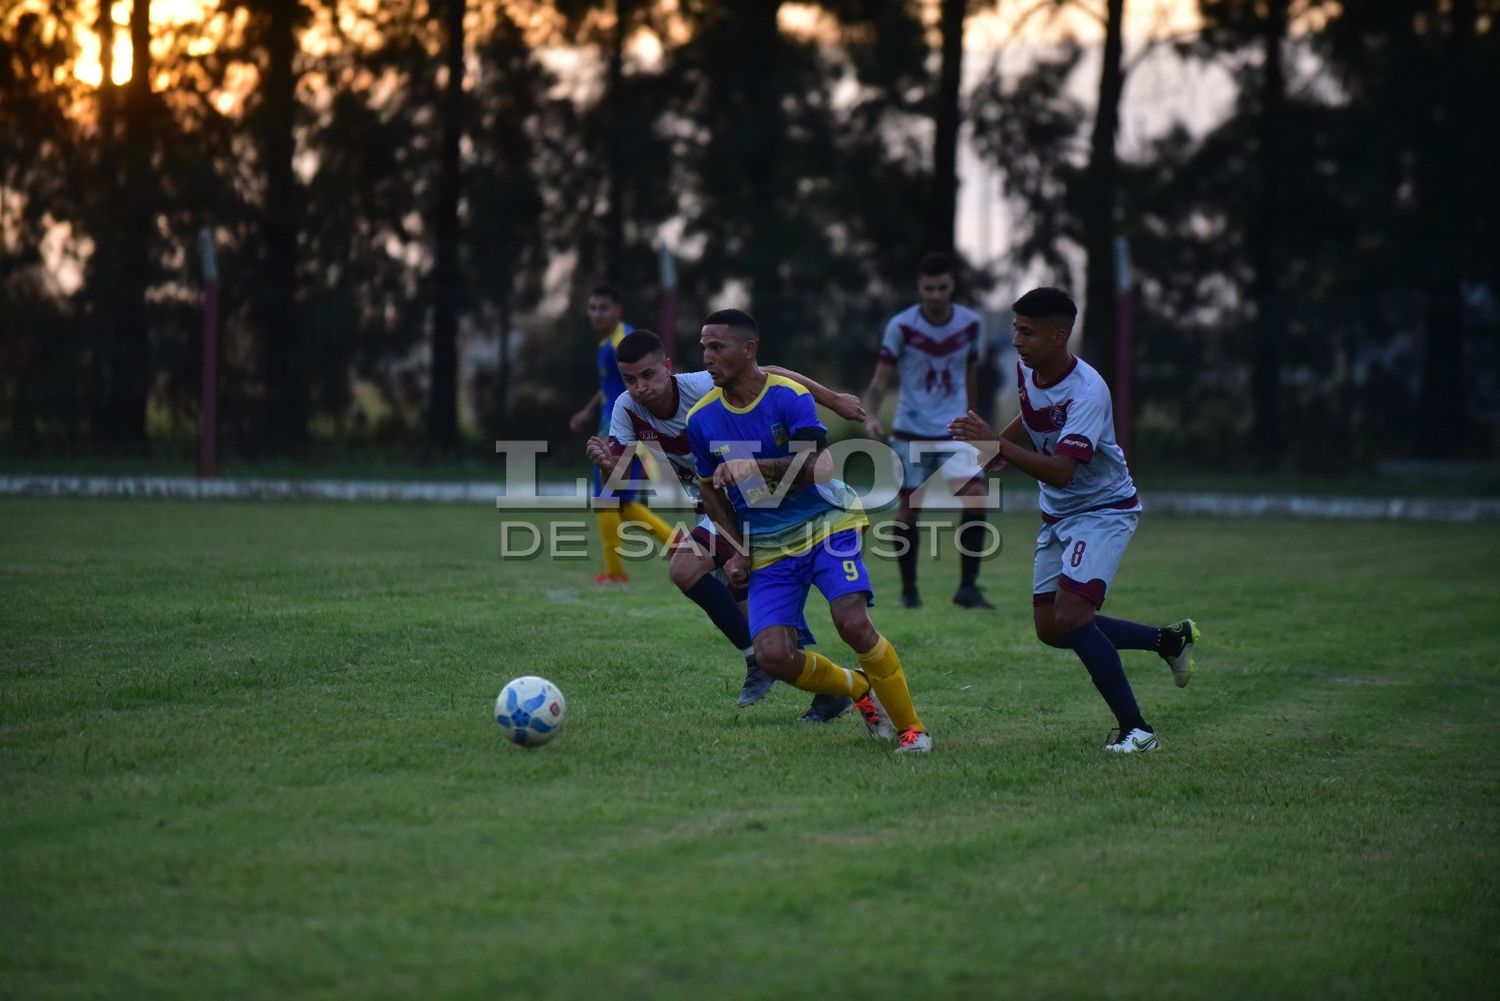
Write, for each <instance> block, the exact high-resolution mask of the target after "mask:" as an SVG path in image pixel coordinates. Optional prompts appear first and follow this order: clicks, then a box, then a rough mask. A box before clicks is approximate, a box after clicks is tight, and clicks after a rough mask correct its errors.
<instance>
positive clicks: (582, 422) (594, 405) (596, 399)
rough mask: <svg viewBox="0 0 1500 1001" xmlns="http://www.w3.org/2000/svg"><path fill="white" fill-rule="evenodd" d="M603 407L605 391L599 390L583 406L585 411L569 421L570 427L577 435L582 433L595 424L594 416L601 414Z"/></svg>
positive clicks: (579, 412)
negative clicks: (591, 424)
mask: <svg viewBox="0 0 1500 1001" xmlns="http://www.w3.org/2000/svg"><path fill="white" fill-rule="evenodd" d="M602 406H604V391H603V390H602V389H598V390H595V391H594V395H593V396H590V397H589V401H588V402H587V403H585V404H584V405H583V409H582V410H580V411H578V413H576V414H574V415H573V417H572V419H571V420H569V421H568V427H569V428H571V429H572V430H573V431H574V432H575V433H576V432H579V431H582V430H583V429H584V428H586V427H588V426H589V424H590V423H592V422H593V420H594V415H595V414H597V413H598V412H599V408H600V407H602Z"/></svg>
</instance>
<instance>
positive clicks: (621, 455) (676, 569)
mask: <svg viewBox="0 0 1500 1001" xmlns="http://www.w3.org/2000/svg"><path fill="white" fill-rule="evenodd" d="M615 364H616V365H617V366H618V368H619V372H620V377H621V379H622V380H623V382H624V386H625V392H623V393H621V394H620V396H619V397H618V398H617V399H616V400H615V404H614V410H613V414H612V416H611V420H610V424H609V437H608V439H601V438H598V437H594V438H590V439H589V440H588V444H587V446H586V447H585V452H586V454H587V455H588V457H589V459H590V461H592V462H593V463H594V465H595V466H597V467H598V468H599V471H600V473H601V475H602V476H603V478H604V479H605V481H606V482H607V481H608V480H609V478H610V477H611V476H612V475H613V474H614V472H615V467H616V466H617V465H618V464H619V463H620V462H622V461H626V459H627V458H628V457H633V456H634V455H635V454H636V452H637V445H638V443H639V444H640V445H642V446H645V447H646V448H649V449H651V450H652V451H655V452H657V453H658V457H659V458H658V461H660V460H662V459H664V460H665V461H666V463H667V465H668V466H669V467H670V468H671V469H672V471H673V472H675V473H676V474H677V478H678V480H679V481H680V482H681V483H682V485H683V489H684V490H685V491H686V492H687V494H688V496H689V497H690V498H692V499H693V500H694V501H698V473H697V470H696V469H695V467H694V463H693V452H692V446H691V445H690V444H689V443H688V436H687V415H688V411H690V410H692V409H693V406H694V405H695V404H696V403H697V402H698V401H699V400H700V399H702V398H703V397H704V396H705V395H706V394H708V393H709V392H711V391H712V390H713V388H714V381H713V378H712V377H711V376H710V375H709V374H708V373H707V372H683V373H674V372H673V371H672V362H671V360H670V359H668V358H667V357H666V350H665V348H664V347H663V346H662V342H661V339H660V338H658V337H657V336H656V334H654V333H652V332H651V331H649V330H637V331H635V332H633V333H631V334H628V335H626V336H625V337H623V338H622V339H621V340H620V342H619V344H618V345H617V346H616V349H615ZM762 367H763V368H764V369H765V370H766V371H768V372H773V373H776V374H779V375H784V376H786V377H787V378H789V379H792V380H793V381H795V382H798V383H800V384H802V385H804V386H806V387H807V388H808V390H809V391H810V392H811V393H812V396H813V399H814V400H815V401H817V402H818V403H820V404H822V405H823V406H825V407H828V408H829V409H830V410H832V411H833V412H834V413H836V414H838V415H839V416H840V417H842V418H844V419H845V420H862V419H863V418H864V416H865V411H864V407H862V406H861V405H860V402H859V398H858V397H856V396H854V395H852V394H849V393H835V392H833V391H832V390H830V389H827V388H826V387H824V386H823V385H821V384H820V383H817V382H815V381H813V380H812V379H809V378H807V377H806V376H804V375H800V374H798V373H796V372H792V371H789V370H787V369H783V368H776V367H774V366H769V365H767V366H762ZM698 514H699V515H700V516H701V515H702V514H703V512H702V506H701V504H700V505H699V510H698ZM732 554H733V550H732V549H731V548H730V547H729V546H728V545H727V544H725V543H724V542H723V540H722V539H721V538H720V537H719V536H718V535H717V533H715V531H714V528H713V522H711V521H710V520H709V519H708V518H707V517H706V516H704V517H700V518H699V521H698V524H697V527H695V528H694V529H693V530H692V533H691V537H690V539H689V538H679V539H676V540H674V543H673V545H672V560H671V565H670V574H671V578H672V583H673V584H675V585H677V587H678V589H679V590H681V591H682V593H683V594H685V595H686V596H687V597H688V598H690V599H692V601H693V602H694V603H695V604H697V605H698V607H700V608H702V609H703V611H704V613H705V614H707V615H708V617H709V619H710V620H711V621H712V622H713V624H714V625H715V626H716V627H717V628H718V629H719V631H720V632H721V633H723V634H724V636H725V638H726V639H728V640H729V642H730V643H732V644H733V645H734V647H735V649H737V650H739V651H740V653H741V654H742V655H743V656H744V658H745V683H744V686H743V688H742V689H741V690H740V695H739V698H738V699H737V704H738V705H740V706H748V705H751V704H752V703H754V702H758V701H760V699H761V698H763V697H764V696H765V695H766V693H767V692H769V691H770V690H771V686H772V685H773V684H774V683H775V679H773V678H772V677H771V676H770V675H769V674H767V673H766V672H765V671H763V670H761V669H760V666H759V665H758V664H757V663H756V661H755V651H754V647H753V644H752V642H751V636H750V625H749V623H748V621H747V620H746V618H745V611H744V607H743V605H744V595H743V594H739V595H736V594H734V593H733V591H731V589H730V588H729V587H727V586H726V584H725V582H724V581H722V580H720V579H719V577H718V576H717V575H715V573H714V571H715V570H716V569H719V568H721V567H722V566H723V565H724V562H725V561H726V560H727V559H728V558H729V557H730V556H731V555H732ZM803 635H804V645H810V644H811V642H812V634H811V632H810V631H808V630H807V629H806V628H805V624H804V628H803ZM851 705H853V700H852V699H849V698H846V697H844V698H841V697H839V696H833V695H819V696H816V697H815V698H814V699H813V703H812V705H811V706H810V707H809V708H808V710H807V712H806V713H805V714H804V715H803V717H802V719H803V720H805V721H806V722H809V723H826V722H828V721H829V720H831V719H834V718H836V717H837V716H839V715H842V714H843V713H844V712H846V711H847V710H848V709H849V707H850V706H851Z"/></svg>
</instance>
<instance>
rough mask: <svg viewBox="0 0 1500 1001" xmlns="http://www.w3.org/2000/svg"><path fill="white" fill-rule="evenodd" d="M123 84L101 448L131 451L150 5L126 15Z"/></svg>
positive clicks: (142, 436)
mask: <svg viewBox="0 0 1500 1001" xmlns="http://www.w3.org/2000/svg"><path fill="white" fill-rule="evenodd" d="M130 44H131V49H132V54H131V59H130V84H129V85H128V86H127V87H126V88H125V107H124V121H125V142H124V156H123V168H124V185H123V190H122V194H123V197H122V198H121V207H120V215H119V219H120V224H121V225H120V230H119V232H118V234H117V236H118V241H119V242H118V244H117V252H118V254H119V257H118V258H117V261H118V268H117V269H111V270H112V271H113V272H114V274H117V275H118V276H119V281H118V283H117V284H116V285H115V289H114V291H113V293H110V292H108V291H106V294H105V300H106V301H113V303H114V308H113V309H112V310H111V311H110V312H111V316H110V318H109V322H110V324H111V325H112V327H113V329H114V337H113V341H112V343H111V344H110V346H109V350H108V354H109V357H110V364H109V378H108V381H107V383H106V387H105V392H106V398H107V400H108V403H107V404H106V406H105V425H104V427H102V428H100V429H99V430H100V431H101V432H102V435H101V437H102V438H103V440H104V441H106V442H108V443H110V444H112V445H116V446H119V447H124V448H137V447H139V446H140V445H141V444H142V443H144V442H145V440H146V398H147V395H148V392H149V390H150V381H151V366H150V360H149V358H148V352H149V348H150V342H149V336H148V331H147V326H146V288H147V286H148V285H149V284H150V282H151V242H152V241H151V227H152V221H153V219H154V217H155V207H154V201H155V184H154V182H153V179H152V165H151V158H152V148H153V146H154V137H153V135H152V133H153V128H152V109H151V0H135V3H134V5H133V6H132V7H131V9H130Z"/></svg>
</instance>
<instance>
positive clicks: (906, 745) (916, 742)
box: [896, 726, 932, 754]
mask: <svg viewBox="0 0 1500 1001" xmlns="http://www.w3.org/2000/svg"><path fill="white" fill-rule="evenodd" d="M930 750H932V734H930V733H928V732H927V731H926V730H918V729H917V728H916V727H914V726H913V727H908V728H907V729H905V730H902V731H901V743H900V745H899V746H898V747H897V748H896V753H897V754H926V753H927V752H928V751H930Z"/></svg>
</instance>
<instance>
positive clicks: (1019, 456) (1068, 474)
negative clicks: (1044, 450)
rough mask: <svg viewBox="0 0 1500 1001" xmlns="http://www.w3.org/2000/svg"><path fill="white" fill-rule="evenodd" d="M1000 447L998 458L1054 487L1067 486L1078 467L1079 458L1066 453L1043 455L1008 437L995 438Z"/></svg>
mask: <svg viewBox="0 0 1500 1001" xmlns="http://www.w3.org/2000/svg"><path fill="white" fill-rule="evenodd" d="M995 445H996V446H997V448H998V449H999V452H998V455H997V458H999V459H1002V460H1004V461H1005V462H1008V463H1010V464H1011V465H1012V466H1014V467H1015V468H1017V469H1019V470H1020V471H1021V472H1023V473H1025V474H1026V475H1027V476H1030V477H1031V478H1032V479H1035V480H1041V481H1042V482H1043V483H1045V484H1047V485H1048V486H1052V487H1065V486H1067V485H1068V484H1069V483H1070V482H1071V481H1072V479H1073V473H1074V471H1075V470H1077V469H1078V460H1077V459H1074V458H1071V457H1070V456H1066V455H1042V454H1041V453H1040V452H1033V451H1032V450H1031V449H1029V448H1022V447H1021V446H1020V445H1017V444H1016V443H1015V442H1013V441H1011V440H1010V439H1008V438H997V439H995Z"/></svg>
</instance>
